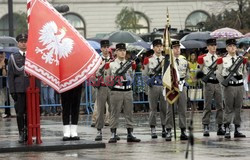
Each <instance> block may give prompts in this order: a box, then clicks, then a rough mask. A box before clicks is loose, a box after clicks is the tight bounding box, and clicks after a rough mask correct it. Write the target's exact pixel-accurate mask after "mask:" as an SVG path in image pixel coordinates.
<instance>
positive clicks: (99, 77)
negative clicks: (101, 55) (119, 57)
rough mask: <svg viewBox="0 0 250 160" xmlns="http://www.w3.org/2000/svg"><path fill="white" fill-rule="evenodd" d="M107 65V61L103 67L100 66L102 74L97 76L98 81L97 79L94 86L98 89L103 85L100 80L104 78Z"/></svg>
mask: <svg viewBox="0 0 250 160" xmlns="http://www.w3.org/2000/svg"><path fill="white" fill-rule="evenodd" d="M110 59H111V58H109V59H108V60H107V61H109V60H110ZM105 65H106V62H105V64H104V65H103V66H102V68H100V70H99V73H100V76H97V77H96V78H97V81H96V83H95V85H94V87H95V88H97V89H99V88H100V87H101V82H100V81H101V80H102V78H103V75H104V68H105Z"/></svg>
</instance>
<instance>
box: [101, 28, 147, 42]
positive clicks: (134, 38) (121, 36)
mask: <svg viewBox="0 0 250 160" xmlns="http://www.w3.org/2000/svg"><path fill="white" fill-rule="evenodd" d="M105 38H106V39H108V40H109V41H110V42H117V43H134V42H142V41H143V39H141V37H139V36H138V35H136V34H135V33H132V32H128V31H117V32H113V33H111V34H109V35H107V36H106V37H105Z"/></svg>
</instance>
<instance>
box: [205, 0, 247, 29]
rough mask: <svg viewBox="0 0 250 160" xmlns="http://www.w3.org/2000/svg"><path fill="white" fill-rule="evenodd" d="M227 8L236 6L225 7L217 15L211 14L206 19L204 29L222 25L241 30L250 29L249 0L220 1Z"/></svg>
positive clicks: (216, 27) (221, 26)
mask: <svg viewBox="0 0 250 160" xmlns="http://www.w3.org/2000/svg"><path fill="white" fill-rule="evenodd" d="M221 3H223V5H224V6H225V7H227V8H229V7H230V6H231V7H232V6H237V7H236V8H234V9H231V10H227V9H225V10H224V11H223V12H222V13H220V14H218V15H214V14H212V16H211V17H210V18H209V19H208V20H207V21H206V23H205V25H204V26H205V29H206V30H210V31H212V30H215V29H218V28H223V27H230V28H234V29H237V30H240V31H242V32H246V31H248V30H249V29H250V0H233V1H226V2H225V1H224V2H221Z"/></svg>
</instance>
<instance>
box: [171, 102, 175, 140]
mask: <svg viewBox="0 0 250 160" xmlns="http://www.w3.org/2000/svg"><path fill="white" fill-rule="evenodd" d="M171 107H172V109H173V110H172V111H173V123H174V139H175V141H176V125H175V109H174V104H171Z"/></svg>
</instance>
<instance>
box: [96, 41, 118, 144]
mask: <svg viewBox="0 0 250 160" xmlns="http://www.w3.org/2000/svg"><path fill="white" fill-rule="evenodd" d="M100 44H101V51H102V63H101V65H100V67H99V69H98V70H97V72H96V77H97V79H98V82H97V84H96V88H97V95H96V107H97V116H96V124H95V127H96V128H97V136H96V138H95V141H101V140H102V128H103V126H104V122H105V121H104V110H105V108H106V117H108V119H109V112H110V111H109V110H110V107H109V106H110V93H109V92H110V89H109V88H108V87H107V86H106V84H105V81H104V79H105V77H106V74H107V73H106V72H104V71H105V68H104V67H105V65H106V64H107V63H109V61H110V60H111V57H110V55H109V51H108V48H109V46H110V44H109V40H102V41H101V42H100ZM106 103H107V104H108V105H106ZM105 124H106V123H105ZM117 138H118V139H120V138H119V137H117Z"/></svg>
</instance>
